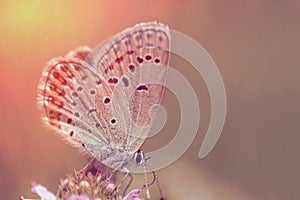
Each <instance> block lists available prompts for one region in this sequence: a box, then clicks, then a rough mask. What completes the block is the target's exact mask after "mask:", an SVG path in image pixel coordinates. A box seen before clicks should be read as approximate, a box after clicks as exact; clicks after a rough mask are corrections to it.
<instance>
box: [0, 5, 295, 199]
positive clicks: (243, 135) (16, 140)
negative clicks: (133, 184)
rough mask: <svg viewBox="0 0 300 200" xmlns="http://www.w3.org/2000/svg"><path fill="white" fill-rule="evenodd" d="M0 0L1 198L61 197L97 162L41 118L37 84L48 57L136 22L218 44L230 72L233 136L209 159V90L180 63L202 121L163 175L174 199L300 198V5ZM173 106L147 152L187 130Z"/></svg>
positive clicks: (169, 100)
mask: <svg viewBox="0 0 300 200" xmlns="http://www.w3.org/2000/svg"><path fill="white" fill-rule="evenodd" d="M0 4H1V6H0V24H1V29H0V91H1V94H0V134H1V139H0V163H1V170H0V180H1V181H0V193H1V199H7V200H10V199H19V197H20V196H21V195H24V196H26V197H31V198H34V197H35V195H34V194H31V192H30V183H31V181H33V180H34V181H36V182H38V183H41V184H43V185H45V186H47V188H48V189H49V190H51V191H53V192H55V191H56V190H57V185H58V182H59V180H60V179H61V178H64V177H65V175H66V173H72V172H73V170H74V169H80V168H82V167H83V166H84V165H85V164H86V163H87V159H86V157H84V156H83V155H81V154H79V153H78V151H77V150H76V149H74V148H72V147H70V146H69V145H67V144H65V143H64V141H62V140H61V138H60V137H58V135H57V134H55V133H53V131H52V130H49V129H48V128H46V127H45V126H44V125H43V124H42V122H41V120H40V116H41V112H40V111H38V110H37V108H36V94H37V92H36V89H37V84H38V81H39V78H40V75H41V72H42V69H43V67H44V66H45V64H46V63H47V62H48V61H49V60H50V59H51V58H52V57H56V56H60V55H65V54H66V53H67V52H68V51H69V50H71V49H74V48H76V47H77V46H79V45H89V46H90V47H92V48H93V47H95V46H96V45H98V44H99V43H100V42H101V41H103V40H105V39H106V38H108V37H110V36H112V35H114V34H116V33H118V32H120V31H122V30H123V29H124V28H126V27H130V26H133V25H134V24H136V23H139V22H143V21H153V20H156V21H160V22H162V23H165V24H167V25H169V27H170V28H171V29H174V30H177V31H180V32H183V33H185V34H187V35H189V36H190V37H192V38H194V39H195V40H196V41H197V42H199V43H200V44H201V45H202V46H203V47H204V48H205V49H206V50H207V51H208V53H209V54H210V55H211V56H212V58H213V60H214V61H215V63H216V64H217V66H218V68H219V70H220V73H221V75H222V77H223V80H224V83H225V87H226V92H227V100H228V111H227V117H226V122H225V126H224V129H223V133H222V135H221V137H220V139H219V141H218V143H217V144H216V146H215V148H214V149H213V151H212V152H211V153H210V154H209V155H208V156H207V157H205V158H204V159H202V160H200V159H199V158H198V152H199V148H200V145H201V144H202V141H203V138H204V135H205V133H206V130H207V127H208V123H209V119H210V99H209V94H208V91H207V88H206V86H205V83H204V82H203V79H202V78H201V76H199V75H197V73H195V70H193V68H192V66H190V65H189V64H188V63H186V62H184V61H180V60H179V61H176V58H174V59H173V58H172V61H171V63H172V65H173V66H174V68H176V69H178V70H179V71H180V72H181V73H182V74H184V75H185V76H186V78H187V79H188V80H189V81H190V83H191V84H192V85H193V87H194V89H195V91H196V93H197V96H198V98H199V106H200V109H201V121H200V127H199V131H198V135H197V137H196V139H195V140H194V141H193V144H192V145H191V146H190V148H189V149H188V150H187V151H186V152H185V153H184V154H183V156H182V157H181V158H180V159H179V160H178V161H176V162H175V163H173V164H172V165H170V166H168V167H167V168H164V169H162V170H159V171H158V172H157V173H158V175H159V179H160V182H161V185H162V188H163V191H164V193H165V194H166V197H167V199H203V200H220V199H222V200H229V199H230V200H241V199H243V200H266V199H272V200H277V199H278V200H279V199H280V200H281V199H289V200H294V199H295V200H296V199H299V198H300V190H299V185H300V173H299V172H298V170H299V168H300V158H299V156H298V153H299V152H300V145H299V142H300V135H299V131H298V130H299V111H300V103H299V102H300V90H299V78H300V68H299V66H300V60H299V55H298V54H299V52H300V40H299V35H300V23H299V18H300V2H299V1H297V0H286V1H272V0H264V1H259V0H251V1H250V0H242V1H238V0H230V1H214V0H213V1H211V0H200V1H198V0H197V1H196V0H194V1H193V0H185V1H179V0H173V1H169V0H166V1H145V0H142V1H141V0H139V1H137V0H133V1H78V2H75V1H69V0H64V1H61V0H52V1H34V0H27V1H8V0H2V1H1V3H0ZM187 98H188V97H187ZM163 105H164V106H165V108H166V110H167V112H168V119H167V123H166V124H165V127H164V129H163V130H162V132H161V133H159V134H158V135H156V136H155V137H153V138H150V139H149V140H147V141H146V143H145V145H144V147H143V148H144V150H145V151H146V152H147V151H150V150H155V149H157V148H159V147H162V146H164V145H165V144H166V143H167V142H168V141H170V140H171V139H172V137H173V136H174V133H176V130H177V128H178V123H179V120H180V114H179V112H178V110H179V108H178V103H177V101H176V98H175V96H174V95H172V94H171V93H170V92H169V91H167V92H166V95H165V97H164V100H163ZM190 120H193V119H190ZM141 178H142V177H141ZM153 193H155V191H154V192H153ZM155 195H156V194H154V195H153V196H154V197H155ZM156 197H157V198H158V196H157V195H156Z"/></svg>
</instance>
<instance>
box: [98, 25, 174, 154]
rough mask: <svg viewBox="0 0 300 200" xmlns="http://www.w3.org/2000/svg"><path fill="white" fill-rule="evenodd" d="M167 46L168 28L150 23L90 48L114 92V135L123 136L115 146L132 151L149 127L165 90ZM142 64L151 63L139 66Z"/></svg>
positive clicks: (99, 114) (137, 26) (112, 97)
mask: <svg viewBox="0 0 300 200" xmlns="http://www.w3.org/2000/svg"><path fill="white" fill-rule="evenodd" d="M169 48H170V34H169V29H168V27H167V26H165V25H163V24H160V23H156V22H149V23H142V24H138V25H136V26H134V27H132V28H128V29H126V30H124V31H123V32H121V33H119V34H117V35H115V36H113V37H112V38H110V39H109V40H108V41H107V42H106V43H105V45H102V46H101V48H100V49H99V48H96V49H95V50H94V51H93V54H94V56H93V58H94V60H93V61H94V65H95V66H96V69H97V70H99V72H100V73H101V74H102V77H103V79H104V80H105V81H106V82H107V84H108V86H109V87H110V88H111V91H113V93H112V94H113V96H109V97H108V98H109V99H110V100H111V104H112V108H113V115H112V116H111V119H113V120H114V121H115V127H116V128H115V129H116V130H117V131H116V132H115V134H121V135H124V136H122V137H121V138H124V137H126V140H125V141H122V143H121V144H119V145H118V147H119V148H120V149H122V150H124V151H129V152H135V151H136V150H137V149H138V148H139V147H140V146H141V145H142V143H143V142H144V140H145V138H146V136H147V134H148V132H149V130H150V128H151V124H152V122H153V118H154V117H155V109H152V108H153V106H155V105H158V104H160V102H161V99H162V95H163V91H164V87H163V85H164V83H165V79H166V72H167V65H168V63H169ZM145 65H150V66H149V67H148V68H142V67H141V66H145ZM158 65H159V66H158ZM97 106H101V104H97ZM151 109H152V112H151V114H150V113H149V111H151ZM97 110H99V111H100V110H101V109H97ZM98 117H101V113H98ZM113 134H114V133H113ZM120 145H121V146H120Z"/></svg>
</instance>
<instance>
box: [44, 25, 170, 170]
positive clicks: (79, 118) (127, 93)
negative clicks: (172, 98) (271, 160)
mask: <svg viewBox="0 0 300 200" xmlns="http://www.w3.org/2000/svg"><path fill="white" fill-rule="evenodd" d="M168 48H169V35H168V28H167V27H166V26H164V25H162V24H158V23H145V24H140V25H137V26H135V27H133V28H130V29H126V30H125V31H123V32H122V33H120V34H117V35H116V36H114V37H113V38H111V39H110V40H109V41H108V42H106V43H105V45H104V46H103V48H101V49H100V51H99V50H98V49H96V50H94V51H93V52H91V50H90V49H89V48H87V47H81V48H79V49H77V50H76V51H73V52H72V53H69V54H68V55H67V56H66V58H63V57H59V58H55V59H52V60H51V61H50V62H49V63H48V64H47V66H46V67H45V69H44V71H43V75H42V78H41V80H40V83H39V87H38V105H39V107H40V108H41V109H42V110H44V113H45V114H44V119H45V121H46V123H47V124H49V125H50V126H51V127H52V128H54V129H56V130H57V131H59V133H61V134H62V135H63V136H65V138H66V139H67V140H68V141H70V142H71V143H72V144H74V145H75V146H79V147H84V148H85V149H86V150H87V152H89V153H90V154H91V155H92V156H93V157H95V158H97V159H98V160H99V161H101V162H102V163H104V164H106V165H108V166H110V167H113V168H120V167H122V166H123V165H124V163H125V161H126V160H127V159H128V157H129V156H130V154H132V153H133V152H134V151H136V150H137V149H138V148H139V147H140V146H141V144H142V143H143V141H144V140H145V137H141V136H145V135H146V134H147V132H148V131H149V128H150V126H151V122H152V121H151V119H150V120H149V116H148V109H149V108H151V106H153V105H155V104H159V103H160V101H161V97H162V94H163V86H162V85H163V83H164V80H165V74H166V67H164V68H161V69H160V70H144V71H142V70H140V69H141V67H140V66H141V65H142V64H143V63H144V62H147V63H150V64H151V63H152V64H153V63H156V64H158V63H162V64H164V65H167V64H168ZM90 53H91V54H90ZM145 77H147V78H145ZM154 77H158V80H156V82H155V84H151V83H149V81H148V82H147V81H146V84H142V85H141V84H140V83H141V82H143V81H142V80H146V79H149V80H150V81H151V79H155V78H154ZM157 83H160V84H157ZM128 88H131V90H128ZM135 125H137V126H135ZM144 127H146V128H144ZM129 133H130V134H129ZM132 133H134V135H132Z"/></svg>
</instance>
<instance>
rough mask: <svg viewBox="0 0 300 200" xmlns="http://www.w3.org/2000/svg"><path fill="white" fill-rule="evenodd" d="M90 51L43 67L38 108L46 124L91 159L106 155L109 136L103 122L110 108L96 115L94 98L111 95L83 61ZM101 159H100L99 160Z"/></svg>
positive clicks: (74, 52)
mask: <svg viewBox="0 0 300 200" xmlns="http://www.w3.org/2000/svg"><path fill="white" fill-rule="evenodd" d="M89 51H90V50H89V49H88V48H79V49H77V50H75V51H73V52H72V53H69V54H68V56H67V57H68V58H64V57H58V58H54V59H52V60H51V61H50V62H48V64H47V65H46V67H45V69H44V71H43V73H42V77H41V79H40V82H39V86H38V107H39V108H40V109H41V110H43V111H44V116H43V119H44V121H45V122H46V124H48V125H50V127H52V128H53V129H55V130H56V131H57V132H59V133H60V134H61V135H62V136H63V137H64V138H65V139H66V140H67V141H69V142H71V144H73V145H74V146H76V147H80V148H81V149H82V147H85V148H87V149H88V152H89V153H90V154H92V156H95V157H96V156H98V157H100V158H101V155H100V156H99V153H101V152H104V153H105V152H106V151H108V149H107V147H109V143H110V140H112V138H111V134H110V131H109V130H110V125H109V122H108V121H107V120H105V119H106V118H107V117H106V116H107V115H110V114H109V113H110V111H111V109H112V108H111V107H110V106H111V105H107V108H103V109H102V115H101V118H100V119H99V118H98V117H97V115H96V109H97V108H96V107H95V103H96V101H95V98H96V97H97V98H101V99H103V98H104V97H105V96H109V95H110V94H111V91H110V88H109V87H108V85H107V84H106V82H105V81H104V80H103V78H101V77H100V76H99V75H97V72H95V71H94V68H93V67H91V66H90V65H89V64H88V63H87V62H85V61H83V60H84V59H85V57H86V56H87V55H88V52H89ZM99 133H100V134H99ZM102 157H103V156H102Z"/></svg>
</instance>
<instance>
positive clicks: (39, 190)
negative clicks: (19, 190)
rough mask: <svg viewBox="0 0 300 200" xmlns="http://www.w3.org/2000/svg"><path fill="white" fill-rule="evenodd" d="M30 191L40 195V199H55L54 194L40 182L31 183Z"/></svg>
mask: <svg viewBox="0 0 300 200" xmlns="http://www.w3.org/2000/svg"><path fill="white" fill-rule="evenodd" d="M31 191H32V192H33V193H35V194H37V195H39V196H40V197H41V200H56V196H55V195H54V194H53V193H52V192H49V191H48V190H47V188H45V187H44V186H42V185H40V184H35V183H33V184H32V188H31Z"/></svg>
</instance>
